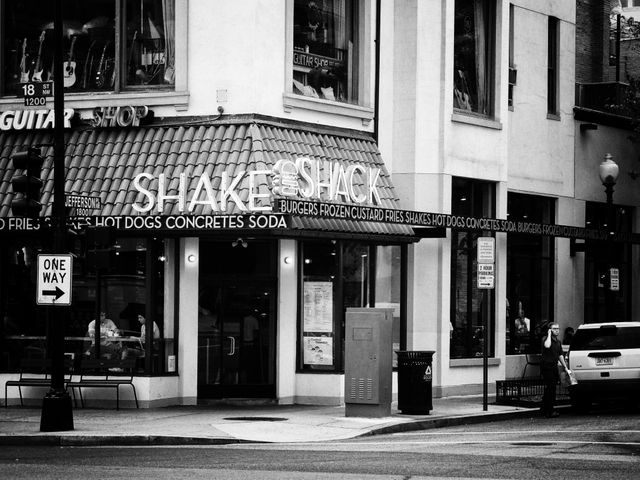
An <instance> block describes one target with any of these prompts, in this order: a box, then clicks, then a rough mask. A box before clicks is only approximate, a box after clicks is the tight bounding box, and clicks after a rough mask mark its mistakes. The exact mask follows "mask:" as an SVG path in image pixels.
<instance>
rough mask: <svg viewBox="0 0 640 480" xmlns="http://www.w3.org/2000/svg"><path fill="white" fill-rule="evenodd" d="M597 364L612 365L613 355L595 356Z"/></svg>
mask: <svg viewBox="0 0 640 480" xmlns="http://www.w3.org/2000/svg"><path fill="white" fill-rule="evenodd" d="M599 365H613V357H600V358H596V366H599Z"/></svg>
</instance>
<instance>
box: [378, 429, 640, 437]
mask: <svg viewBox="0 0 640 480" xmlns="http://www.w3.org/2000/svg"><path fill="white" fill-rule="evenodd" d="M532 433H541V434H557V433H561V434H564V435H566V434H569V433H640V430H565V429H562V430H509V431H504V432H419V431H415V432H399V433H393V434H391V435H392V436H398V437H401V436H410V435H424V436H437V435H442V436H445V435H452V436H453V435H507V434H509V435H530V434H532Z"/></svg>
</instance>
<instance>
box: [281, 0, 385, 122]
mask: <svg viewBox="0 0 640 480" xmlns="http://www.w3.org/2000/svg"><path fill="white" fill-rule="evenodd" d="M357 2H358V3H357V8H358V12H359V14H360V19H359V21H358V22H359V23H358V43H359V45H360V51H359V52H358V69H357V70H358V72H359V73H358V79H357V89H358V103H357V104H351V103H344V102H338V101H332V100H325V99H320V98H312V97H305V96H303V95H298V94H296V93H293V9H294V0H286V6H285V9H286V14H285V22H286V28H285V61H284V68H285V72H284V82H285V85H284V92H283V94H282V100H283V108H284V111H285V112H287V113H290V112H292V111H293V110H295V109H301V110H312V111H316V112H323V113H330V114H334V115H339V116H343V117H350V118H359V119H361V120H362V125H363V126H365V127H366V126H368V125H369V123H371V120H373V117H374V109H373V107H372V105H373V97H374V92H373V91H372V88H371V81H370V80H371V72H372V69H373V68H374V65H373V63H372V61H371V59H372V48H373V45H372V44H373V42H374V40H375V39H374V38H373V35H374V32H373V29H372V23H373V19H374V18H375V15H377V14H378V12H376V10H375V5H374V2H368V1H366V0H357Z"/></svg>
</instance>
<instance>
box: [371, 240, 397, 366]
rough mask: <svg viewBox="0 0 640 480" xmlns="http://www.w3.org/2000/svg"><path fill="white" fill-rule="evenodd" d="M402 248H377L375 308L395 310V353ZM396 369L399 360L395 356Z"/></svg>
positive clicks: (395, 246) (394, 349)
mask: <svg viewBox="0 0 640 480" xmlns="http://www.w3.org/2000/svg"><path fill="white" fill-rule="evenodd" d="M401 260H402V257H401V247H400V246H399V245H390V246H383V247H378V248H376V284H375V305H374V306H375V307H377V308H391V309H393V330H392V336H393V351H394V352H395V351H396V350H400V349H401V348H402V347H401V344H402V342H401V340H400V339H401V336H400V330H401V329H400V323H401V316H400V304H401V299H402V296H401V285H402V282H401V278H402V277H401V275H402V272H401V265H402V263H401ZM393 359H394V367H395V366H396V363H397V359H396V356H395V355H394V356H393Z"/></svg>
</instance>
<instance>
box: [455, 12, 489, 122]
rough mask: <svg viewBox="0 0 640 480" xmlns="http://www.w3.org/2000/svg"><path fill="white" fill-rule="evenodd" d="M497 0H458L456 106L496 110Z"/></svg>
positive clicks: (478, 111)
mask: <svg viewBox="0 0 640 480" xmlns="http://www.w3.org/2000/svg"><path fill="white" fill-rule="evenodd" d="M495 11H496V9H495V0H456V5H455V26H454V36H455V38H454V46H453V49H454V51H453V69H454V70H453V106H454V108H456V109H458V110H466V111H468V112H473V113H478V114H481V115H485V116H492V115H493V112H494V106H493V99H494V85H493V84H494V70H495V62H494V59H495Z"/></svg>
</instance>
